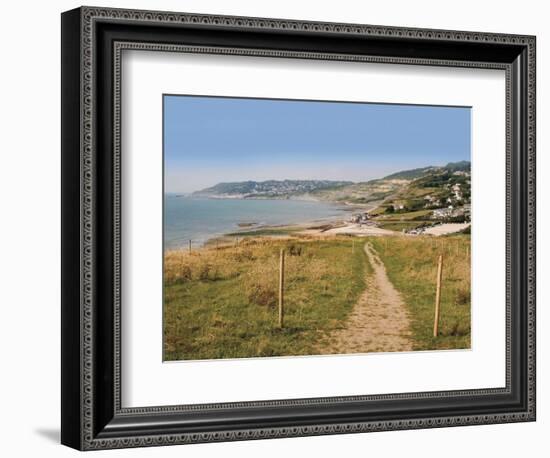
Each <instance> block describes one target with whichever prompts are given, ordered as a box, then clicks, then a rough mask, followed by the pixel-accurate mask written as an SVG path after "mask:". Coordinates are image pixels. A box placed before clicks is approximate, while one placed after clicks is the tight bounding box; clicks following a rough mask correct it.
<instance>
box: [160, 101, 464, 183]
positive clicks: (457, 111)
mask: <svg viewBox="0 0 550 458" xmlns="http://www.w3.org/2000/svg"><path fill="white" fill-rule="evenodd" d="M470 111H471V110H470V108H468V107H442V106H418V105H387V104H370V103H349V102H324V101H296V100H273V99H252V98H229V97H227V98H226V97H203V96H179V95H165V96H164V132H163V135H164V139H163V140H164V167H165V191H166V192H176V193H177V192H181V193H186V192H192V191H197V190H199V189H204V188H206V187H209V186H213V185H215V184H217V183H220V182H229V181H246V180H255V181H264V180H284V179H295V180H349V181H354V182H358V181H368V180H370V179H373V178H381V177H383V176H386V175H389V174H390V173H393V172H397V171H401V170H407V169H411V168H416V167H425V166H428V165H445V164H447V163H448V162H456V161H461V160H470V136H471V132H470V128H471V124H470Z"/></svg>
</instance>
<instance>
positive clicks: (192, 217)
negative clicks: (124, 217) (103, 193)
mask: <svg viewBox="0 0 550 458" xmlns="http://www.w3.org/2000/svg"><path fill="white" fill-rule="evenodd" d="M346 212H348V210H347V209H346V208H345V207H344V206H343V205H339V204H334V203H329V202H319V201H310V200H291V199H285V200H280V199H279V200H271V199H208V198H198V197H188V196H182V195H173V194H166V195H165V198H164V248H165V249H177V248H183V247H187V246H188V243H189V240H191V241H192V245H193V246H194V247H199V246H202V245H203V244H204V243H206V242H207V241H208V240H209V239H211V238H214V237H219V236H222V235H224V234H228V233H231V232H236V231H239V230H253V229H258V228H261V227H262V226H279V225H289V224H298V223H305V222H308V223H317V222H319V223H322V222H323V221H327V220H334V219H338V218H345V217H346V216H347V215H348V214H349V213H346ZM251 223H253V225H251V226H250V227H240V226H239V224H251Z"/></svg>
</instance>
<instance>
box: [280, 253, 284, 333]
mask: <svg viewBox="0 0 550 458" xmlns="http://www.w3.org/2000/svg"><path fill="white" fill-rule="evenodd" d="M284 288H285V249H284V248H281V254H280V260H279V327H280V328H281V329H282V327H283V321H284V315H285V311H284Z"/></svg>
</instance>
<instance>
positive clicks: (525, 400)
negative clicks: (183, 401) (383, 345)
mask: <svg viewBox="0 0 550 458" xmlns="http://www.w3.org/2000/svg"><path fill="white" fill-rule="evenodd" d="M124 49H147V50H159V51H173V52H191V53H193V52H198V53H215V54H229V55H253V56H266V57H273V58H277V57H299V58H302V59H321V60H351V61H364V62H387V63H400V64H403V63H405V64H411V65H438V66H451V67H453V66H454V67H469V68H497V69H502V70H505V71H506V98H507V103H506V107H507V113H506V117H507V127H506V131H507V134H506V149H507V154H506V156H507V172H506V173H507V176H506V181H507V189H506V196H507V216H506V224H507V227H506V234H507V235H506V240H507V243H506V276H507V278H506V283H507V291H506V298H507V303H506V310H507V329H506V335H507V342H506V348H507V362H506V374H507V377H506V379H507V383H506V387H504V388H494V389H479V390H467V391H452V392H451V391H447V392H420V393H401V394H394V395H365V396H355V397H337V398H312V399H293V400H266V401H262V402H240V403H224V404H208V405H207V404H195V405H181V406H162V407H151V408H131V409H128V408H122V406H121V402H120V398H121V397H120V390H121V384H120V357H121V353H120V326H121V322H120V269H121V266H120V237H121V233H120V174H121V170H120V136H119V134H120V84H121V75H120V56H121V52H122V50H124ZM61 408H62V434H61V441H62V443H63V444H65V445H68V446H70V447H74V448H76V449H80V450H91V449H105V448H121V447H138V446H151V445H167V444H183V443H196V442H211V441H227V440H246V439H261V438H274V437H289V436H307V435H319V434H338V433H351V432H367V431H385V430H399V429H412V428H430V427H443V426H458V425H475V424H488V423H505V422H517V421H534V420H535V37H532V36H520V35H503V34H490V33H478V32H456V31H444V30H424V29H411V28H397V27H380V26H370V25H357V24H336V23H316V22H305V21H293V20H279V19H260V18H248V17H226V16H203V15H196V14H181V13H166V12H152V11H132V10H122V9H104V8H95V7H82V8H78V9H75V10H71V11H68V12H65V13H63V14H62V406H61Z"/></svg>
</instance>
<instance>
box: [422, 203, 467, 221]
mask: <svg viewBox="0 0 550 458" xmlns="http://www.w3.org/2000/svg"><path fill="white" fill-rule="evenodd" d="M460 216H464V217H465V219H466V220H469V219H470V216H471V205H470V204H464V205H462V206H460V207H456V206H453V205H449V206H448V207H445V208H436V209H435V210H434V211H433V213H432V216H431V218H432V219H447V218H456V217H460Z"/></svg>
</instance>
